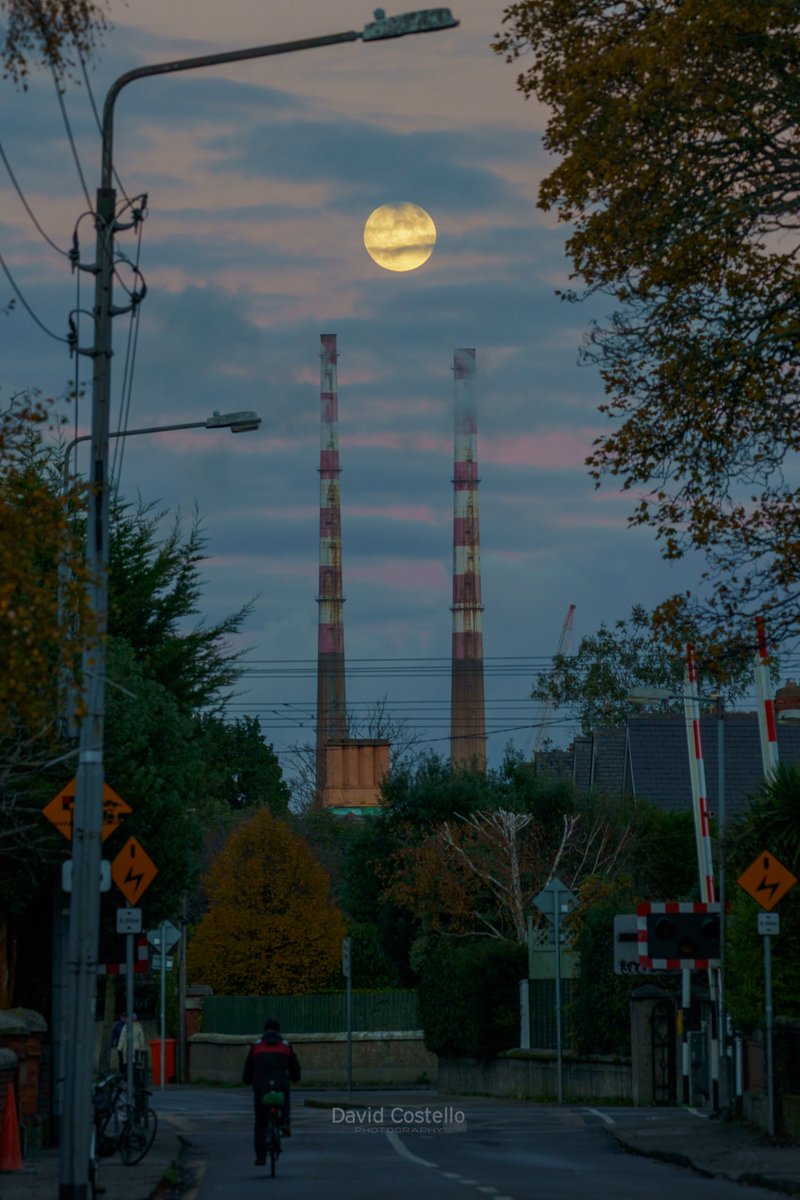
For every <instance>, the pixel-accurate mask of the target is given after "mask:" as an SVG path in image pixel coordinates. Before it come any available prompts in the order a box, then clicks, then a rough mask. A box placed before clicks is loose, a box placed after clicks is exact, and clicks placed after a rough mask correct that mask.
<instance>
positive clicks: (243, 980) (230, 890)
mask: <svg viewBox="0 0 800 1200" xmlns="http://www.w3.org/2000/svg"><path fill="white" fill-rule="evenodd" d="M329 884H330V881H329V879H328V876H327V875H326V873H325V871H324V870H323V869H322V867H320V866H319V864H318V863H317V862H316V861H315V859H314V857H313V855H312V854H311V851H310V850H309V849H308V847H307V846H306V844H305V843H304V842H303V840H302V839H301V838H299V837H297V835H296V834H294V833H292V831H291V829H290V828H289V826H288V825H286V824H285V823H284V822H282V821H278V820H276V819H275V817H273V816H272V815H271V813H270V812H268V810H267V809H260V810H259V811H258V812H256V813H255V814H254V815H253V816H252V817H251V818H250V819H249V820H247V821H246V822H245V823H244V824H242V825H240V826H239V828H238V829H236V830H235V831H234V833H232V834H231V836H230V838H229V839H228V842H227V843H226V845H225V848H224V849H223V851H222V852H221V854H220V855H219V857H218V858H217V860H216V862H215V863H214V865H213V866H212V868H211V870H210V871H209V873H208V877H207V879H206V889H207V892H208V896H209V900H210V907H209V911H208V912H207V913H206V915H205V916H204V917H203V919H202V920H201V922H200V924H199V925H198V926H197V928H196V930H195V932H194V935H193V937H192V939H191V941H190V944H189V958H188V967H189V973H190V976H191V978H192V980H193V981H194V982H197V983H207V984H210V985H211V986H212V987H213V988H214V990H215V991H216V992H219V993H221V994H223V995H245V996H248V995H250V996H252V995H256V996H258V995H270V994H271V995H294V994H300V993H302V992H313V991H315V990H318V989H319V988H321V987H323V986H325V984H327V983H328V981H329V979H330V978H331V976H332V975H333V974H334V972H335V971H337V969H338V966H339V963H340V961H341V951H342V938H343V937H344V935H345V932H346V926H345V922H344V919H343V917H342V914H341V912H340V911H339V909H338V908H337V906H336V905H335V904H334V903H333V902H332V901H331V900H330V899H329V895H328V892H329Z"/></svg>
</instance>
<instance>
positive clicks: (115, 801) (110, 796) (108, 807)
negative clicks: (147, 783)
mask: <svg viewBox="0 0 800 1200" xmlns="http://www.w3.org/2000/svg"><path fill="white" fill-rule="evenodd" d="M77 786H78V781H77V779H72V780H71V781H70V782H69V783H68V784H67V786H66V787H63V788H62V789H61V791H60V792H58V794H57V795H55V796H54V797H53V799H52V800H51V801H50V803H49V804H48V805H46V807H45V808H44V809H43V810H42V811H43V812H44V815H45V816H46V817H47V819H48V821H52V823H53V825H55V827H56V829H57V830H58V832H59V833H63V835H64V837H65V838H66V839H67V840H68V841H71V840H72V814H73V811H74V809H75V792H76V790H77ZM132 811H133V809H132V808H131V806H130V805H129V804H126V803H125V801H124V800H123V799H122V798H121V797H120V796H118V795H117V793H116V792H115V791H114V789H113V788H110V787H109V786H108V784H107V783H104V784H103V832H102V840H103V841H105V840H106V838H107V837H108V836H109V834H111V833H113V832H114V830H115V829H116V828H117V826H118V825H119V823H120V821H121V820H122V818H123V817H124V816H126V815H127V814H128V813H129V812H132Z"/></svg>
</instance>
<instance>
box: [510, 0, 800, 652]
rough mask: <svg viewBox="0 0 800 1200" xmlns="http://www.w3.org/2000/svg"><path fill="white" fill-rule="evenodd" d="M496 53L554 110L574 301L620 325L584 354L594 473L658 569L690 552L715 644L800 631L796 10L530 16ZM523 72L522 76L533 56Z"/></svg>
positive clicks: (537, 3) (681, 603) (524, 8)
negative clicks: (590, 389)
mask: <svg viewBox="0 0 800 1200" xmlns="http://www.w3.org/2000/svg"><path fill="white" fill-rule="evenodd" d="M503 20H504V29H503V32H502V33H500V34H498V35H497V42H496V44H495V50H496V51H498V52H499V53H502V54H504V55H505V56H506V57H507V59H509V60H510V61H514V60H516V61H520V62H521V65H523V70H522V72H521V74H520V75H519V76H518V80H517V85H518V87H519V89H520V90H521V91H522V93H523V94H524V95H525V96H526V97H527V96H533V95H535V96H536V97H537V98H538V99H539V100H540V101H541V102H542V103H543V104H544V105H546V106H547V110H548V114H549V115H548V119H547V129H546V135H545V145H546V147H547V148H548V149H549V150H550V151H552V152H553V153H554V154H555V155H557V156H558V160H559V161H558V164H557V165H556V166H555V167H554V169H553V170H552V171H551V172H550V174H549V175H548V176H547V177H546V178H545V179H544V181H543V183H542V185H541V189H540V194H539V204H540V206H541V207H542V208H544V209H546V210H554V211H555V212H556V213H557V215H558V217H559V218H560V219H561V220H562V221H563V222H565V223H568V224H569V226H570V229H571V230H572V232H571V234H570V235H569V237H568V241H567V249H568V252H569V255H570V257H571V259H572V262H573V265H574V277H575V279H576V280H577V281H580V283H581V284H582V285H583V289H584V290H583V291H582V292H578V291H573V292H569V293H567V296H568V298H569V299H577V298H580V296H581V295H585V294H586V293H587V292H589V293H591V292H594V291H598V290H600V291H603V292H605V293H608V294H610V295H611V296H612V297H613V298H614V299H615V300H616V301H617V306H618V307H617V310H616V312H615V314H614V316H613V318H612V319H611V320H610V322H607V323H606V324H604V325H597V326H595V327H594V328H593V329H592V331H591V334H590V335H589V338H588V343H587V347H586V356H587V358H588V359H589V360H591V361H593V362H595V363H597V364H598V366H599V368H600V371H601V374H602V377H603V380H604V383H605V388H606V393H607V400H606V402H605V403H604V404H602V405H601V411H602V412H604V413H606V414H607V415H608V416H609V417H610V418H611V419H612V420H613V422H614V426H613V430H612V432H610V433H608V434H607V435H605V436H603V437H601V438H599V439H598V440H597V441H596V443H595V448H594V451H593V452H592V454H591V456H590V457H589V459H588V460H587V461H588V464H589V467H590V471H591V473H592V475H593V476H594V478H595V480H596V482H597V483H598V484H599V482H600V481H601V479H602V478H603V477H607V476H610V477H611V478H612V480H614V481H617V482H619V483H621V484H622V487H623V488H625V489H629V490H631V491H632V492H634V493H635V494H636V496H637V502H636V506H635V507H634V509H633V512H632V515H631V517H630V522H631V523H632V524H633V525H642V524H645V525H649V526H651V527H652V528H653V529H655V531H656V533H657V535H658V538H659V539H660V541H661V545H662V553H663V554H664V556H665V557H666V558H668V559H678V558H681V557H682V556H683V555H685V554H686V553H687V552H689V551H699V552H700V554H701V555H702V556H704V558H705V561H706V571H705V573H704V584H703V585H701V588H700V590H699V592H698V594H697V595H695V596H693V597H688V596H686V595H682V596H675V597H672V598H671V599H670V600H669V601H667V602H665V603H664V604H663V605H661V606H660V609H659V612H658V616H659V618H660V620H661V621H662V623H663V624H664V625H665V626H666V627H667V628H668V629H670V630H672V631H673V633H674V634H675V636H676V637H677V638H679V637H680V631H681V629H682V627H683V626H684V625H685V622H686V620H687V619H688V618H692V619H694V620H695V621H696V622H697V623H698V626H699V628H701V629H702V631H703V633H704V636H705V638H706V640H707V641H708V643H709V644H710V645H711V646H714V647H716V648H717V651H718V652H722V647H724V646H726V645H730V644H734V645H738V644H740V643H745V644H748V643H749V644H751V645H752V643H753V618H754V616H755V615H757V614H759V613H764V614H765V615H766V616H767V620H768V623H769V627H770V630H771V633H772V634H773V636H774V637H775V638H776V639H777V640H778V641H781V640H783V638H785V636H787V634H790V633H796V632H797V628H798V623H800V542H799V541H798V532H797V531H798V527H800V521H799V520H798V514H799V511H800V490H799V489H798V487H797V484H796V480H795V479H794V478H793V476H792V474H791V472H789V471H786V472H785V471H784V468H785V466H786V465H787V464H791V463H792V462H793V461H796V455H797V451H798V449H800V428H799V427H798V423H797V420H796V412H797V389H798V369H800V368H798V362H799V361H800V359H799V358H798V341H799V340H800V331H799V330H798V325H797V321H796V319H795V315H794V314H795V313H796V309H797V302H798V295H800V275H798V265H797V261H798V260H797V251H798V231H799V230H800V222H798V218H797V205H796V195H795V194H796V174H797V166H796V164H797V153H798V137H799V135H798V129H799V128H800V102H799V101H798V92H797V87H796V71H795V64H796V62H797V58H798V53H799V52H800V21H799V20H798V12H797V6H796V4H794V3H792V0H761V2H760V3H758V4H753V3H752V2H751V0H716V2H715V3H714V4H709V3H708V0H652V2H649V3H643V2H640V0H630V2H628V3H623V4H618V3H614V2H613V0H585V2H584V3H580V4H576V3H574V2H573V0H520V2H519V3H512V4H509V5H508V6H507V7H506V9H505V12H504V17H503ZM521 56H524V62H522V57H521Z"/></svg>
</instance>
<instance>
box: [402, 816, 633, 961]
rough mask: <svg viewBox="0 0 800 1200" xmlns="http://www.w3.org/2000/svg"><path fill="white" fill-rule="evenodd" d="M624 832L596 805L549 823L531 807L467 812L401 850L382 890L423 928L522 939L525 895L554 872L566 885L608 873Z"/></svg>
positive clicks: (615, 864)
mask: <svg viewBox="0 0 800 1200" xmlns="http://www.w3.org/2000/svg"><path fill="white" fill-rule="evenodd" d="M629 837H630V829H629V827H628V826H627V825H624V824H623V825H621V826H620V825H619V824H618V822H617V821H616V820H615V819H614V816H613V815H611V814H609V813H607V812H604V811H602V808H601V807H600V806H598V805H597V804H589V803H587V804H584V805H576V806H575V809H574V811H573V812H571V813H569V814H567V813H565V814H563V816H562V818H561V821H560V823H559V825H558V826H556V827H555V828H553V827H552V826H551V825H550V824H549V823H546V822H542V821H537V819H536V815H535V813H532V812H528V813H524V812H515V811H512V810H509V809H503V808H498V809H495V810H492V811H488V812H478V813H472V814H471V815H470V816H468V817H456V818H455V819H454V820H452V821H444V822H443V823H442V824H441V825H440V826H438V827H436V828H435V829H433V830H432V831H431V832H430V833H429V834H428V836H427V837H426V838H425V839H424V841H423V842H422V843H421V844H419V845H416V846H410V847H407V848H405V849H404V850H401V851H400V852H399V853H398V855H397V856H396V864H395V865H396V868H398V869H396V870H395V872H394V878H393V880H392V881H391V882H390V883H389V886H388V888H387V894H388V895H389V897H390V898H392V899H393V900H395V902H396V903H398V904H401V905H402V906H404V907H407V908H409V909H410V910H411V912H412V913H413V914H414V915H415V916H416V918H417V919H418V920H419V921H420V923H421V927H422V928H423V929H424V930H425V931H426V932H429V933H445V934H459V935H464V934H476V933H478V934H483V935H487V936H489V937H493V938H499V939H504V940H508V941H516V942H519V943H521V944H525V942H526V941H527V917H528V914H529V913H531V911H532V901H533V897H534V896H535V895H536V894H537V893H538V892H539V891H541V889H542V888H543V887H545V886H546V885H547V884H548V883H549V882H550V880H551V879H553V878H555V877H556V876H558V877H559V878H560V879H562V880H563V881H564V882H565V883H566V885H567V886H568V887H569V888H571V889H574V888H576V887H577V886H578V883H579V881H580V880H581V879H583V878H584V877H585V876H586V875H595V874H598V873H603V874H605V875H609V876H610V875H613V874H614V873H615V872H616V871H618V870H619V868H620V864H625V862H626V856H625V853H624V851H625V846H626V843H627V841H628V840H629Z"/></svg>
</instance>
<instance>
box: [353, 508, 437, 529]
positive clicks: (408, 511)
mask: <svg viewBox="0 0 800 1200" xmlns="http://www.w3.org/2000/svg"><path fill="white" fill-rule="evenodd" d="M345 508H346V512H347V515H348V516H350V515H352V516H354V517H379V518H385V519H387V520H389V521H415V522H418V523H421V524H424V525H439V524H440V523H441V514H440V513H437V512H434V510H433V509H432V508H430V507H429V506H428V505H427V504H387V505H377V504H373V505H370V504H347V505H345Z"/></svg>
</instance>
